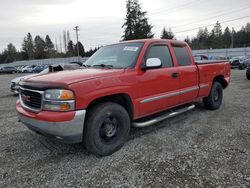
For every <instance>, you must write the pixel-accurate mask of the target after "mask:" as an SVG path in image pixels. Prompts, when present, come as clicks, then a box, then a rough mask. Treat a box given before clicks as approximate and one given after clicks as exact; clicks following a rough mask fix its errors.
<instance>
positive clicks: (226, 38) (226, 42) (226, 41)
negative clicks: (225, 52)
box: [222, 27, 232, 48]
mask: <svg viewBox="0 0 250 188" xmlns="http://www.w3.org/2000/svg"><path fill="white" fill-rule="evenodd" d="M222 40H223V46H224V48H229V47H230V45H231V42H232V41H231V40H232V33H231V31H230V29H229V28H228V27H226V28H225V30H224V32H223V36H222Z"/></svg>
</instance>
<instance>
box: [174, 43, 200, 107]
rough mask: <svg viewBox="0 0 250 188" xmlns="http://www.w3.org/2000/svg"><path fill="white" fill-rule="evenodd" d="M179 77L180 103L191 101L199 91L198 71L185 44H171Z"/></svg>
mask: <svg viewBox="0 0 250 188" xmlns="http://www.w3.org/2000/svg"><path fill="white" fill-rule="evenodd" d="M173 50H174V54H175V57H176V61H177V63H178V68H177V70H178V72H179V77H180V103H187V102H191V101H193V100H194V99H196V98H197V96H198V93H199V75H198V74H199V72H198V69H197V66H196V65H195V64H194V63H193V60H192V56H191V55H190V54H191V53H189V48H188V47H187V46H173Z"/></svg>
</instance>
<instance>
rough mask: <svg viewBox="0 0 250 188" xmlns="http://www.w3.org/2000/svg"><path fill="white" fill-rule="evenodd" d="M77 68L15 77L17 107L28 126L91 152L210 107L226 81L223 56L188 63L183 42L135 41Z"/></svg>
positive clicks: (116, 145)
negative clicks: (200, 107) (133, 129)
mask: <svg viewBox="0 0 250 188" xmlns="http://www.w3.org/2000/svg"><path fill="white" fill-rule="evenodd" d="M84 66H85V67H84V68H82V69H79V70H71V71H63V72H58V73H49V74H46V75H37V76H34V77H32V78H28V79H26V80H22V81H21V82H20V94H19V100H18V101H17V103H16V110H17V112H18V115H19V120H20V121H21V122H22V123H24V124H25V125H26V126H27V127H28V128H29V129H31V130H33V131H35V132H37V133H40V134H42V135H45V136H48V137H51V138H55V139H58V140H60V141H63V142H67V143H80V142H83V144H84V146H85V147H86V148H87V149H88V150H89V151H90V152H92V153H94V154H97V155H101V156H105V155H110V154H112V153H113V152H115V151H117V150H118V149H120V148H121V147H122V145H123V144H124V143H125V141H126V140H127V138H128V136H129V132H130V128H131V126H134V127H145V126H149V125H152V124H154V123H156V122H159V121H163V120H165V119H167V118H169V117H173V116H175V115H178V114H181V113H183V112H186V111H188V110H191V109H193V108H194V107H195V105H194V104H193V103H194V102H197V101H199V100H203V103H204V106H205V108H207V109H210V110H216V109H218V108H219V107H220V106H221V103H222V98H223V89H225V88H226V87H227V86H228V84H229V80H230V65H229V63H228V62H227V61H203V62H199V63H196V62H195V61H194V58H193V55H192V52H191V49H190V48H189V46H188V45H187V44H186V43H185V42H181V41H175V40H158V39H147V40H135V41H129V42H122V43H118V44H113V45H109V46H105V47H102V48H101V49H99V50H98V51H97V52H96V53H95V54H94V55H93V56H92V57H91V58H89V59H88V60H87V62H86V63H85V65H84Z"/></svg>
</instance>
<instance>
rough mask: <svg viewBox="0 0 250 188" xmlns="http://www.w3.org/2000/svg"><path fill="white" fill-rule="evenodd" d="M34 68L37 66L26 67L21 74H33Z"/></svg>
mask: <svg viewBox="0 0 250 188" xmlns="http://www.w3.org/2000/svg"><path fill="white" fill-rule="evenodd" d="M34 67H35V65H28V66H25V67H23V68H22V70H21V72H22V73H32V71H33V68H34Z"/></svg>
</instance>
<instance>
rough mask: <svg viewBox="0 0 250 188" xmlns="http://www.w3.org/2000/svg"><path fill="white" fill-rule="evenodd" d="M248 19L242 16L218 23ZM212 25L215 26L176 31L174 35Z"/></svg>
mask: <svg viewBox="0 0 250 188" xmlns="http://www.w3.org/2000/svg"><path fill="white" fill-rule="evenodd" d="M249 17H250V15H247V16H242V17H239V18H235V19H230V20H225V21H223V22H220V23H221V24H223V23H228V22H232V21H236V20H241V19H244V18H249ZM214 25H215V24H208V25H204V26H200V27H195V28H192V29H186V30H182V31H177V32H174V34H178V33H184V32H188V31H193V30H197V29H200V28H203V27H209V26H214Z"/></svg>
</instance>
